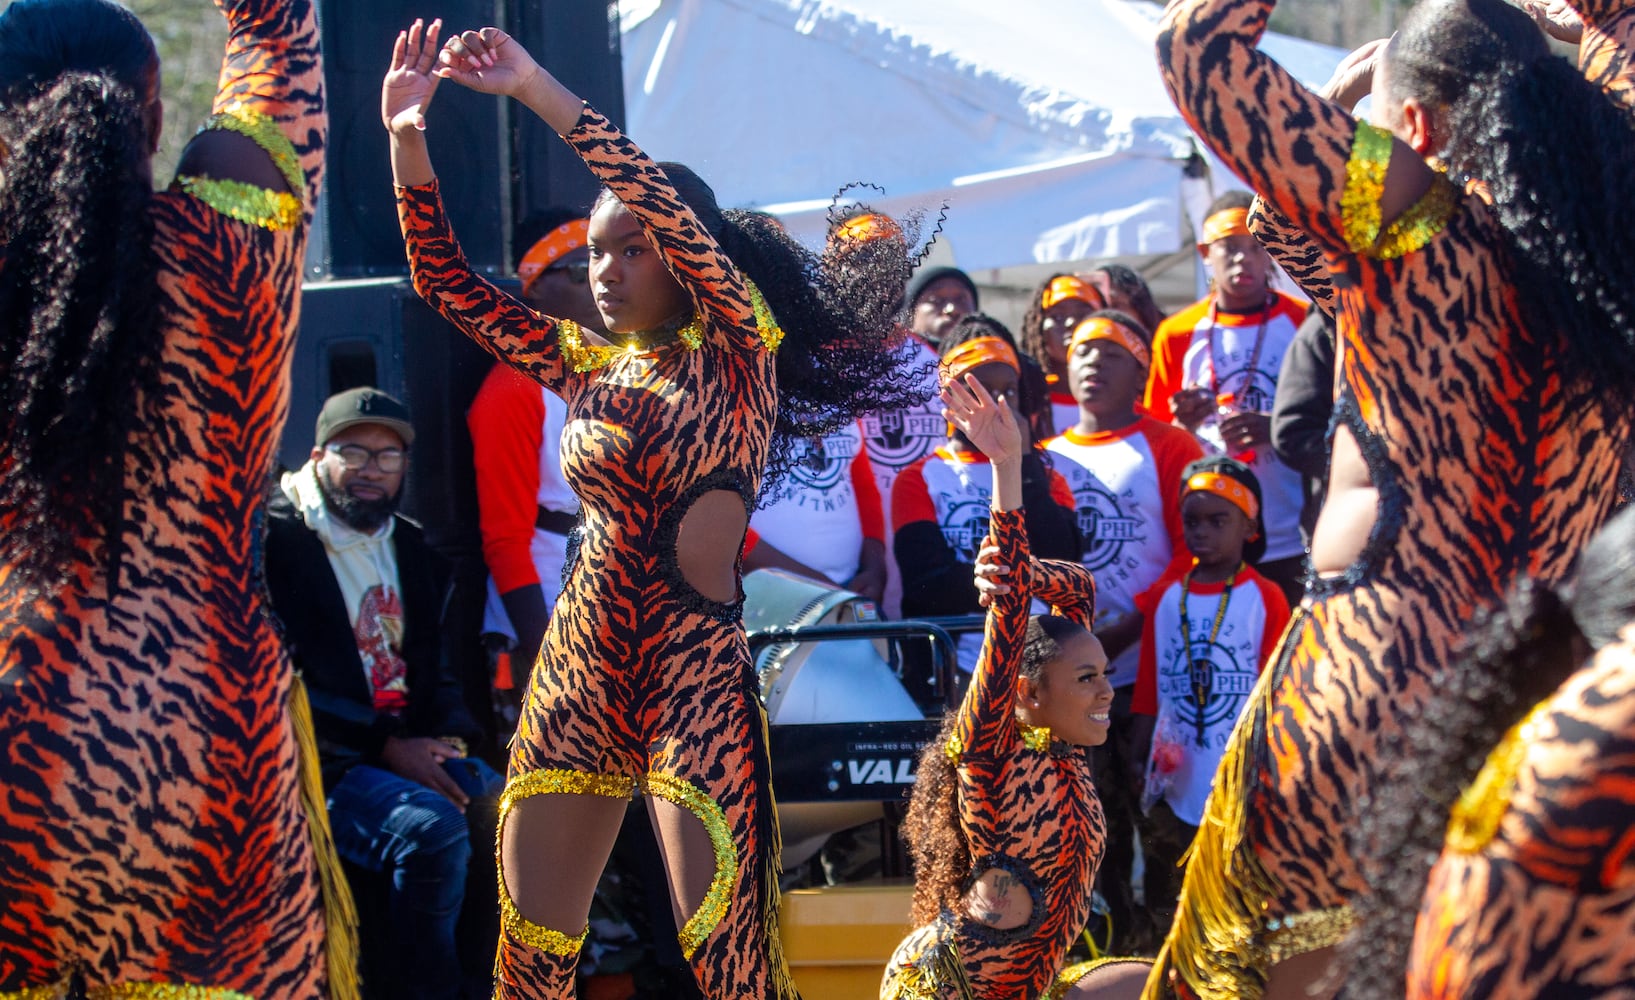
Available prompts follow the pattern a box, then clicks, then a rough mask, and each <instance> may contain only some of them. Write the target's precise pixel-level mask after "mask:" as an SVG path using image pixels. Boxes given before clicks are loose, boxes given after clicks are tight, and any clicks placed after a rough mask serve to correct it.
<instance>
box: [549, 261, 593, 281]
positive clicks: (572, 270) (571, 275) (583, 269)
mask: <svg viewBox="0 0 1635 1000" xmlns="http://www.w3.org/2000/svg"><path fill="white" fill-rule="evenodd" d="M552 271H561V272H562V273H563V274H565V275H567V276H568V280H569V281H571V282H573V283H574V284H576V285H583V284H584V283H585V282H587V281H589V280H590V262H589V261H585V260H581V261H575V262H573V263H571V264H553V265H552V266H550V267H547V268H546V269H545V273H546V274H550V273H551V272H552Z"/></svg>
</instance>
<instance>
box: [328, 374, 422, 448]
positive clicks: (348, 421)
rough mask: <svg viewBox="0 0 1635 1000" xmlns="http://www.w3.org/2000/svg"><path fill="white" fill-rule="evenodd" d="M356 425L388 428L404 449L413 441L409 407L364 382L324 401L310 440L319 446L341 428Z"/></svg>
mask: <svg viewBox="0 0 1635 1000" xmlns="http://www.w3.org/2000/svg"><path fill="white" fill-rule="evenodd" d="M359 424H379V425H380V426H382V427H387V428H390V429H391V430H392V431H393V432H395V433H396V434H397V436H398V437H400V438H402V439H403V447H405V448H407V447H408V446H409V445H411V444H413V443H414V424H412V423H411V422H410V421H409V408H408V407H407V406H404V405H403V404H402V403H400V402H398V400H397V399H396V398H395V397H393V396H390V395H388V394H386V393H384V392H381V391H380V390H379V389H376V388H374V387H372V386H367V385H365V386H359V387H358V388H356V389H348V390H346V391H345V392H338V393H336V394H335V395H333V396H331V397H329V398H328V399H326V400H324V408H323V409H321V410H319V411H318V429H317V436H316V438H315V439H314V440H315V441H316V442H317V444H318V447H320V448H322V447H323V446H324V445H326V444H328V443H329V442H330V439H331V438H333V437H334V436H335V435H337V434H339V433H340V432H341V431H344V430H346V429H347V428H348V427H356V426H358V425H359Z"/></svg>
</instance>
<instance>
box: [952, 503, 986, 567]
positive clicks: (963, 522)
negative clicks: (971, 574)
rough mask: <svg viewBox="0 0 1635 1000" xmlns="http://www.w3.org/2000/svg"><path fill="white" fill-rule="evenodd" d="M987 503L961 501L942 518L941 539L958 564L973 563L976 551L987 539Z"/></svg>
mask: <svg viewBox="0 0 1635 1000" xmlns="http://www.w3.org/2000/svg"><path fill="white" fill-rule="evenodd" d="M988 510H989V501H988V500H987V499H985V498H984V499H981V500H961V501H959V502H958V503H955V504H954V505H953V506H951V507H950V508H948V515H947V516H946V517H945V518H943V522H942V537H943V538H944V539H945V540H946V541H947V542H948V547H949V548H951V549H953V550H954V555H955V557H956V558H957V559H959V561H960V562H975V561H976V553H977V549H978V548H980V547H981V545H982V540H983V539H984V538H986V537H988Z"/></svg>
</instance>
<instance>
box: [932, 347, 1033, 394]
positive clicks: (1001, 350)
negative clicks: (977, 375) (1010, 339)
mask: <svg viewBox="0 0 1635 1000" xmlns="http://www.w3.org/2000/svg"><path fill="white" fill-rule="evenodd" d="M996 362H997V363H999V364H1005V365H1010V366H1011V367H1012V368H1014V369H1015V370H1016V371H1017V373H1019V374H1020V373H1021V371H1022V362H1021V360H1020V359H1018V358H1017V357H1016V348H1014V347H1012V346H1011V345H1010V344H1008V343H1006V342H1005V341H1003V340H1001V339H1000V338H998V337H978V338H976V339H975V340H967V341H966V342H965V343H963V344H961V345H959V346H958V347H956V348H954V349H953V350H951V351H949V352H948V356H947V357H945V358H943V359H942V364H940V365H939V366H938V371H939V373H940V374H941V376H942V384H943V385H947V384H948V383H950V382H952V381H954V380H955V379H957V378H961V377H962V376H964V374H965V373H966V372H968V371H970V370H971V369H973V368H978V367H980V366H982V365H986V364H994V363H996Z"/></svg>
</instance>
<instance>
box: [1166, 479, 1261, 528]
mask: <svg viewBox="0 0 1635 1000" xmlns="http://www.w3.org/2000/svg"><path fill="white" fill-rule="evenodd" d="M1188 493H1213V494H1215V495H1216V496H1218V497H1220V498H1221V499H1223V500H1226V501H1227V502H1229V503H1231V504H1232V506H1234V507H1236V508H1237V509H1239V510H1241V511H1243V512H1244V513H1245V514H1247V515H1249V520H1251V521H1253V520H1254V519H1255V518H1256V517H1259V516H1260V504H1259V503H1257V502H1256V501H1255V494H1254V492H1253V491H1251V490H1250V489H1249V487H1247V486H1245V485H1243V484H1242V483H1240V482H1238V481H1237V480H1236V479H1233V478H1232V477H1231V476H1223V475H1221V474H1220V473H1218V472H1199V473H1197V474H1196V475H1194V476H1193V477H1192V478H1191V479H1188V480H1187V488H1186V489H1185V490H1183V491H1182V492H1181V495H1182V496H1185V495H1186V494H1188Z"/></svg>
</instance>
